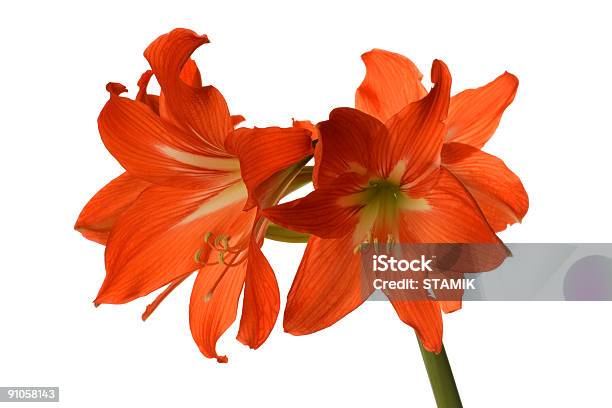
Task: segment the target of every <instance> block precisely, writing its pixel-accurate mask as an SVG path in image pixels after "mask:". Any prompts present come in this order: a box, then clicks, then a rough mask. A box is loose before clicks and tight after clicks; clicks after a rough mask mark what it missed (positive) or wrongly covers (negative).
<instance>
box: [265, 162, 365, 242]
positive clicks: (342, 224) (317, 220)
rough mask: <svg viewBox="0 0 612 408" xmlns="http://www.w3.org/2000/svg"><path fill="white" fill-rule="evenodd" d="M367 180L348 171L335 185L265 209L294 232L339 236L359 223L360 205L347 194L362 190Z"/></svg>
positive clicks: (267, 213)
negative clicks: (349, 198) (348, 198)
mask: <svg viewBox="0 0 612 408" xmlns="http://www.w3.org/2000/svg"><path fill="white" fill-rule="evenodd" d="M364 184H365V185H367V179H366V178H365V177H363V176H359V175H356V174H355V173H346V174H344V175H342V176H340V177H338V178H337V179H336V181H335V182H334V183H332V184H329V185H325V186H322V187H320V188H318V189H316V190H315V191H313V192H311V193H310V194H308V195H307V196H306V197H303V198H300V199H297V200H294V201H291V202H288V203H285V204H280V205H277V206H274V207H270V208H267V209H265V210H263V211H262V213H263V215H264V216H265V217H267V218H268V219H269V220H270V221H272V222H274V223H276V224H278V225H280V226H282V227H285V228H289V229H291V230H294V231H299V232H305V233H308V234H313V235H316V236H319V237H324V238H340V237H342V236H344V235H347V234H349V233H350V232H352V231H353V230H354V228H355V225H357V222H358V220H359V217H358V212H359V210H360V208H361V207H359V204H358V203H353V201H352V200H347V197H350V196H351V195H354V194H356V193H359V192H361V191H363V189H364V188H365V187H363V186H364Z"/></svg>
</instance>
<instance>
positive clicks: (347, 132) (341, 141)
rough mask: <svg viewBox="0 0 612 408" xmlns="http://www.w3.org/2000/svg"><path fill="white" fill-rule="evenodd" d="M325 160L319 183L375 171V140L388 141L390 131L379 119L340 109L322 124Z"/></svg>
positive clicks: (332, 112) (321, 139)
mask: <svg viewBox="0 0 612 408" xmlns="http://www.w3.org/2000/svg"><path fill="white" fill-rule="evenodd" d="M318 128H319V132H320V138H319V142H318V143H317V144H320V145H321V160H320V166H319V170H318V176H317V180H318V184H319V185H326V184H330V183H331V182H332V181H333V180H334V179H335V178H336V177H338V176H339V175H341V174H343V173H346V172H356V173H361V174H365V173H366V172H367V170H369V169H371V168H372V163H371V159H370V157H371V152H372V146H373V144H374V141H375V140H377V139H381V140H387V139H388V135H387V129H386V128H385V126H384V125H383V124H382V122H380V121H379V120H378V119H376V118H374V117H373V116H370V115H368V114H366V113H363V112H361V111H358V110H357V109H352V108H337V109H334V110H333V111H331V113H330V114H329V120H326V121H324V122H321V123H319V125H318Z"/></svg>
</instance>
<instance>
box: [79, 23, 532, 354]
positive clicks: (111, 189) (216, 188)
mask: <svg viewBox="0 0 612 408" xmlns="http://www.w3.org/2000/svg"><path fill="white" fill-rule="evenodd" d="M207 42H208V38H207V37H206V36H205V35H204V36H199V35H196V34H195V33H194V32H192V31H190V30H186V29H176V30H173V31H171V32H170V33H168V34H164V35H162V36H161V37H159V38H158V39H156V40H155V41H154V42H153V43H152V44H151V45H149V47H148V48H147V49H146V51H145V53H144V55H145V58H146V59H147V60H148V62H149V64H150V66H151V70H149V71H147V72H145V73H144V74H143V75H142V76H141V78H140V80H139V82H138V86H139V91H138V94H137V95H136V97H135V99H134V100H132V99H128V98H126V97H124V96H121V95H122V94H123V93H124V92H125V91H126V88H125V87H124V86H123V85H121V84H118V83H109V84H108V85H107V90H108V92H109V93H110V98H109V100H108V102H107V103H106V105H105V106H104V108H103V109H102V112H101V113H100V116H99V119H98V126H99V131H100V135H101V137H102V141H103V143H104V144H105V146H106V147H107V149H108V150H109V152H110V153H111V154H112V155H113V156H114V157H115V158H116V159H117V160H118V161H119V163H120V164H121V165H122V166H123V168H124V169H125V173H123V174H122V175H120V176H119V177H117V178H116V179H114V180H112V181H111V182H110V183H108V184H107V185H106V186H105V187H103V188H102V189H101V190H100V191H99V192H98V193H97V194H96V195H95V196H94V197H93V198H92V199H91V200H90V201H89V202H88V203H87V205H86V206H85V208H84V209H83V211H82V212H81V214H80V216H79V218H78V220H77V223H76V226H75V228H76V229H77V230H78V231H80V232H81V233H82V234H83V236H84V237H86V238H88V239H90V240H93V241H96V242H99V243H102V244H104V245H106V252H105V267H106V277H105V279H104V283H103V284H102V287H101V288H100V291H99V293H98V295H97V297H96V299H95V304H96V305H98V304H109V303H110V304H119V303H126V302H130V301H132V300H134V299H137V298H139V297H142V296H146V295H148V294H150V293H151V292H153V291H156V290H158V289H161V288H164V289H163V290H162V291H161V292H160V293H159V295H158V296H157V298H156V299H155V300H154V301H153V302H152V303H151V304H150V305H149V306H148V307H147V309H146V310H145V312H144V314H143V316H142V317H143V319H146V318H147V317H148V316H149V315H150V314H151V313H152V312H153V311H154V310H155V308H156V307H157V306H158V305H159V304H160V302H161V301H162V300H163V299H164V298H165V297H166V296H167V295H168V294H169V293H170V292H171V291H172V290H173V289H174V288H176V287H177V286H178V285H179V284H180V283H181V282H183V281H184V280H185V279H186V278H187V277H189V276H190V275H191V274H192V273H194V272H196V273H197V276H196V278H195V283H194V286H193V290H192V294H191V300H190V306H189V322H190V327H191V333H192V335H193V338H194V340H195V342H196V344H197V345H198V347H199V349H200V351H201V352H202V353H203V354H204V355H205V356H206V357H209V358H216V359H217V361H219V362H225V361H227V358H226V357H225V356H223V355H219V354H218V352H217V350H216V343H217V341H218V339H219V338H220V336H221V335H222V334H223V333H224V332H225V331H226V330H227V329H228V327H229V326H230V325H231V324H232V323H233V322H234V320H235V319H236V316H237V313H238V310H237V309H238V303H239V298H240V296H241V294H242V296H243V305H242V312H241V317H240V325H239V330H238V336H237V338H238V340H239V341H240V342H242V343H244V344H245V345H248V346H249V347H251V348H254V349H256V348H258V347H259V346H261V344H262V343H263V342H264V341H265V340H266V338H267V337H268V336H269V334H270V332H271V330H272V328H273V326H274V325H275V322H276V319H277V316H278V313H279V309H280V296H279V290H278V285H277V282H276V278H275V275H274V272H273V271H272V268H271V267H270V265H269V263H268V261H267V260H266V258H265V256H264V255H263V253H262V251H261V245H262V243H263V240H264V238H265V237H266V234H267V233H269V235H268V236H273V235H274V234H275V233H277V234H278V233H279V231H280V233H281V234H282V233H283V231H285V233H287V234H288V235H287V236H291V233H290V231H294V232H295V234H296V235H295V236H298V235H299V234H298V233H305V234H310V238H309V239H308V244H307V247H306V251H305V253H304V256H303V259H302V261H301V263H300V265H299V268H298V271H297V274H296V276H295V279H294V282H293V285H292V287H291V290H290V292H289V296H288V299H287V304H286V308H285V311H284V320H283V324H284V328H285V330H286V331H287V332H289V333H292V334H296V335H303V334H309V333H312V332H315V331H318V330H321V329H323V328H325V327H328V326H330V325H332V324H334V323H335V322H336V321H338V320H339V319H341V318H342V317H343V316H345V315H346V314H348V313H349V312H351V311H352V310H354V309H355V308H356V307H358V306H359V305H360V304H361V303H362V302H363V301H364V299H365V298H364V294H363V292H362V287H361V282H360V271H359V270H360V260H359V259H360V255H359V247H360V245H361V244H362V243H364V242H366V243H377V242H385V243H497V242H501V241H499V238H498V237H497V235H496V232H499V231H501V230H503V229H505V228H506V227H507V226H508V225H509V224H513V223H515V222H518V221H520V220H521V219H522V218H523V216H524V215H525V213H526V212H527V208H528V198H527V194H526V193H525V190H524V188H523V186H522V184H521V181H520V180H519V178H518V177H517V176H516V175H515V174H514V173H512V172H511V171H510V170H509V169H508V168H507V167H506V166H505V164H504V163H503V162H502V161H501V160H500V159H498V158H497V157H495V156H492V155H490V154H487V153H485V152H483V151H482V150H481V148H482V147H483V145H484V144H485V143H486V142H487V140H488V139H489V138H490V137H491V136H492V134H493V133H494V131H495V129H496V128H497V126H498V124H499V122H500V119H501V116H502V114H503V112H504V110H505V109H506V107H507V106H508V105H509V104H510V103H511V102H512V100H513V98H514V94H515V92H516V89H517V86H518V80H517V78H516V77H515V76H513V75H512V74H509V73H504V74H502V75H501V76H499V77H498V78H496V79H495V80H494V81H492V82H490V83H489V84H487V85H485V86H483V87H481V88H476V89H469V90H466V91H463V92H461V93H459V94H457V95H454V96H452V97H451V76H450V73H449V70H448V68H447V66H446V65H445V64H444V63H443V62H442V61H439V60H435V61H434V62H433V64H432V68H431V81H432V83H433V84H434V85H433V88H432V89H431V90H430V91H429V92H427V90H426V89H425V87H424V86H423V85H422V83H421V78H422V75H421V73H420V72H419V70H418V69H417V68H416V66H415V65H414V64H413V63H412V62H411V61H410V60H408V59H407V58H405V57H403V56H401V55H399V54H395V53H391V52H388V51H383V50H378V49H375V50H372V51H370V52H367V53H365V54H364V55H363V56H362V58H363V61H364V62H365V65H366V69H367V71H366V76H365V79H364V80H363V82H362V84H361V85H360V86H359V88H358V89H357V92H356V98H355V108H347V107H344V108H337V109H334V110H333V111H332V112H331V113H330V115H329V120H326V121H323V122H321V123H318V124H316V125H314V124H311V122H309V121H294V123H293V126H291V127H268V128H246V127H240V123H241V122H242V121H243V120H244V119H243V117H242V116H240V115H231V114H230V110H229V109H228V107H227V104H226V102H225V99H224V98H223V96H222V94H221V93H220V92H219V91H218V90H217V89H216V88H215V87H213V86H211V85H206V86H203V85H202V79H201V77H200V72H199V69H198V67H197V65H196V63H195V62H194V61H193V60H192V59H191V54H192V53H193V52H194V51H195V50H196V49H197V48H198V47H199V46H201V45H203V44H205V43H207ZM153 75H154V76H155V78H156V80H157V81H158V83H159V85H160V88H161V92H160V95H152V94H149V93H148V92H147V85H148V82H149V80H150V79H151V77H152V76H153ZM313 157H314V168H313V169H311V168H309V167H307V166H306V164H307V163H308V162H309V161H310V160H311V159H312V158H313ZM311 176H312V182H313V185H314V191H313V192H312V193H310V194H308V195H306V196H305V197H302V198H299V199H297V200H295V201H291V202H288V203H284V204H280V205H279V204H278V202H279V201H280V200H281V199H282V198H283V197H284V196H286V195H287V194H288V193H289V192H291V191H293V190H295V189H296V188H297V187H299V186H301V185H303V184H304V182H305V181H309V180H310V178H311ZM285 229H287V230H289V231H287V230H285ZM275 231H276V232H275ZM330 257H334V258H335V262H327V260H328V259H329V258H330ZM391 303H392V304H393V307H394V308H395V311H396V312H397V314H398V316H399V318H400V319H401V320H402V321H403V322H405V323H406V324H408V325H410V326H412V327H413V328H414V330H415V331H416V333H417V335H418V337H419V339H420V340H421V342H422V344H423V346H424V347H425V348H426V349H427V350H429V351H433V352H439V351H440V349H441V345H442V317H441V312H442V311H444V312H450V311H454V310H457V309H458V308H460V307H461V303H460V302H459V301H436V300H434V299H432V300H423V301H407V300H401V299H400V300H397V299H391Z"/></svg>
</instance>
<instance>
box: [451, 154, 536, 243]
mask: <svg viewBox="0 0 612 408" xmlns="http://www.w3.org/2000/svg"><path fill="white" fill-rule="evenodd" d="M442 165H443V166H444V167H446V168H447V169H448V170H449V171H450V172H452V173H453V175H454V176H455V177H457V178H458V179H459V181H461V183H462V184H463V185H464V186H465V187H466V188H467V189H468V191H469V192H470V193H471V194H472V196H473V197H474V199H475V200H476V202H477V203H478V205H479V206H480V208H481V209H482V211H483V213H484V215H485V217H486V219H487V221H488V222H489V224H491V227H492V228H493V229H494V230H495V231H498V232H499V231H502V230H504V229H506V227H507V226H508V225H511V224H514V223H516V222H520V221H521V220H522V219H523V217H524V216H525V214H526V213H527V209H528V208H529V197H528V196H527V192H526V191H525V188H524V187H523V184H522V183H521V180H520V179H519V178H518V177H517V176H516V174H514V173H513V172H512V171H511V170H510V169H509V168H508V167H506V165H505V164H504V162H503V161H502V160H500V159H499V158H497V157H495V156H492V155H490V154H487V153H484V152H482V151H481V150H479V149H477V148H474V147H472V146H468V145H465V144H461V143H447V144H445V145H444V147H443V148H442Z"/></svg>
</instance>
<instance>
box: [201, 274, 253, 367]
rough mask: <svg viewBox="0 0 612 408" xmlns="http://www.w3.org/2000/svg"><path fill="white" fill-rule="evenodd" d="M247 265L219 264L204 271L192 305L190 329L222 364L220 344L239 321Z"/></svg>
mask: <svg viewBox="0 0 612 408" xmlns="http://www.w3.org/2000/svg"><path fill="white" fill-rule="evenodd" d="M245 270H246V262H243V263H241V264H240V265H238V266H228V265H216V266H212V267H204V268H202V269H200V272H199V273H198V276H197V277H196V280H195V283H194V285H193V290H192V292H191V300H190V302H189V327H190V328H191V335H192V336H193V339H194V341H195V342H196V344H197V345H198V348H199V349H200V352H202V354H204V355H205V356H206V357H208V358H216V359H217V361H218V362H219V363H227V357H226V356H220V355H219V354H217V347H216V346H217V341H218V340H219V338H220V337H221V335H223V333H225V331H226V330H227V329H228V328H229V327H230V326H231V325H232V323H233V322H234V320H236V312H237V311H238V299H239V297H240V292H241V291H242V286H243V285H244V279H245Z"/></svg>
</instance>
